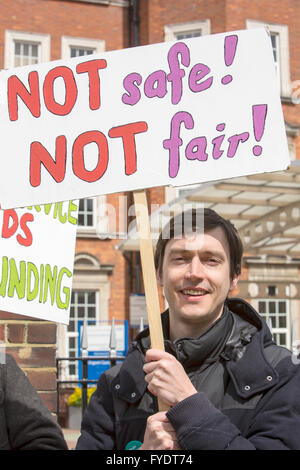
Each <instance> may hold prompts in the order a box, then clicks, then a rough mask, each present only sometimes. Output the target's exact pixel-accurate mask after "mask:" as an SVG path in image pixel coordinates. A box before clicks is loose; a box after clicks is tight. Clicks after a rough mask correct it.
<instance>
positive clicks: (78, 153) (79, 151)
mask: <svg viewBox="0 0 300 470" xmlns="http://www.w3.org/2000/svg"><path fill="white" fill-rule="evenodd" d="M91 143H95V144H96V145H97V146H98V162H97V165H96V167H95V168H94V169H93V170H87V169H86V168H85V163H84V147H85V146H86V145H88V144H91ZM72 156H73V172H74V174H75V175H76V176H78V178H80V179H81V180H83V181H87V182H89V183H93V182H95V181H98V180H99V179H100V178H101V177H102V176H103V175H104V173H105V171H106V169H107V165H108V144H107V140H106V137H105V135H104V134H102V132H100V131H88V132H84V133H83V134H80V135H79V136H78V137H77V139H76V140H75V142H74V144H73V153H72Z"/></svg>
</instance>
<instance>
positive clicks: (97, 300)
mask: <svg viewBox="0 0 300 470" xmlns="http://www.w3.org/2000/svg"><path fill="white" fill-rule="evenodd" d="M113 268H114V267H113V266H112V265H107V264H101V263H100V261H99V260H98V259H97V258H96V257H94V256H92V255H90V254H88V253H77V254H76V255H75V261H74V274H73V283H72V289H73V291H72V297H71V305H70V321H69V325H68V326H67V325H63V324H59V325H58V335H57V354H58V357H69V356H70V357H76V356H77V355H78V352H79V351H78V346H79V330H80V326H81V324H82V322H83V321H84V320H87V321H91V322H95V321H96V322H99V321H101V322H107V321H108V319H109V298H110V280H109V276H110V275H111V274H112V273H113ZM77 362H78V361H73V362H72V361H71V362H69V361H61V364H60V378H61V379H64V380H73V379H74V378H77V373H78V364H77Z"/></svg>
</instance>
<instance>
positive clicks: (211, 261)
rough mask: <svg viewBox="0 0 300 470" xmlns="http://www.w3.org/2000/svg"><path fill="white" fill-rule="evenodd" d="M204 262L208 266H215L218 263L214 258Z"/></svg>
mask: <svg viewBox="0 0 300 470" xmlns="http://www.w3.org/2000/svg"><path fill="white" fill-rule="evenodd" d="M206 262H207V263H209V264H217V263H218V262H219V261H218V260H217V259H216V258H208V259H207V260H206Z"/></svg>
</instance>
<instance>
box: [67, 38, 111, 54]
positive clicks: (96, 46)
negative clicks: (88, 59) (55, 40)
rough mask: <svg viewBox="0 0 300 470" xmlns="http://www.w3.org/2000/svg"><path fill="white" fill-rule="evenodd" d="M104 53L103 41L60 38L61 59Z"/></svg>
mask: <svg viewBox="0 0 300 470" xmlns="http://www.w3.org/2000/svg"><path fill="white" fill-rule="evenodd" d="M104 51H105V41H103V40H99V39H89V38H76V37H72V36H63V37H62V38H61V56H62V58H63V59H67V58H69V57H79V56H84V55H89V54H97V53H100V52H104Z"/></svg>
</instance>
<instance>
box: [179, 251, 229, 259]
mask: <svg viewBox="0 0 300 470" xmlns="http://www.w3.org/2000/svg"><path fill="white" fill-rule="evenodd" d="M197 251H198V250H194V249H191V250H187V249H186V248H170V254H171V255H174V254H175V255H176V254H181V255H191V253H196V252H197ZM201 255H205V256H216V257H217V258H220V259H222V260H225V256H224V253H222V252H221V251H218V250H216V251H213V250H207V251H203V252H201Z"/></svg>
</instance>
